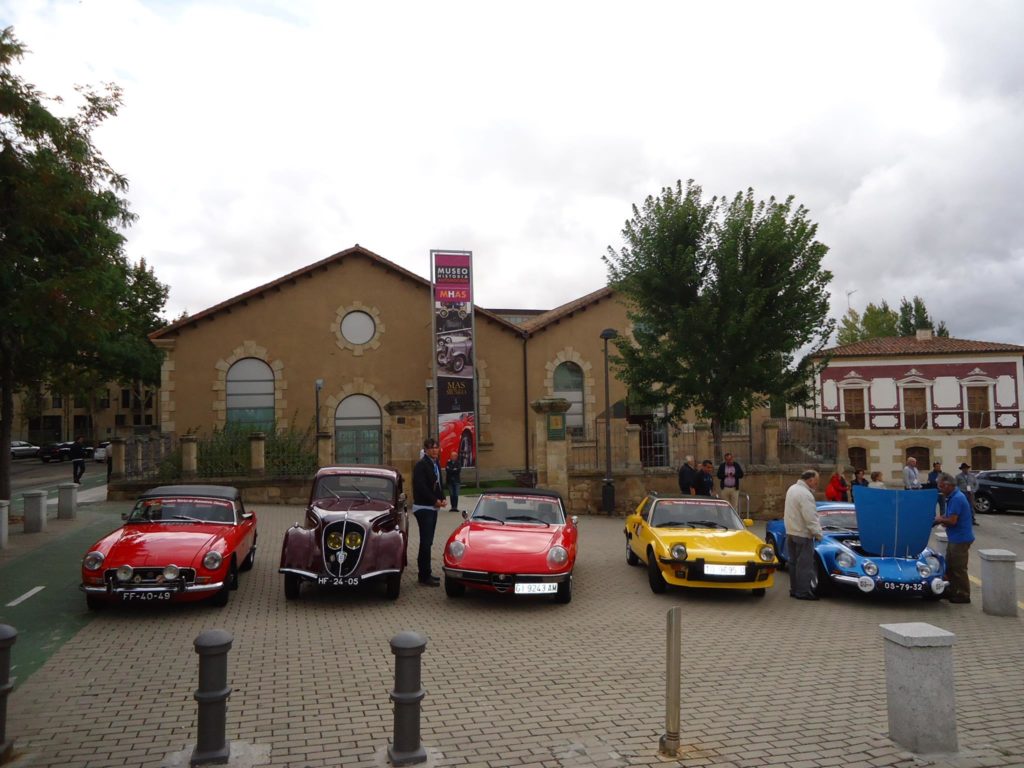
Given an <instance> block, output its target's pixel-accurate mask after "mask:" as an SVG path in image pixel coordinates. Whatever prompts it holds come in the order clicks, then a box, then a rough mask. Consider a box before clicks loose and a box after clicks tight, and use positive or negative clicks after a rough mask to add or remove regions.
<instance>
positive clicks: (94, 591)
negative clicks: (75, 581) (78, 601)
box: [78, 581, 224, 595]
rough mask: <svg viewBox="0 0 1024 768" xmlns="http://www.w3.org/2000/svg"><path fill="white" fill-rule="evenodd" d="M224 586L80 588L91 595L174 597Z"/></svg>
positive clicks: (83, 586) (222, 584)
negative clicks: (137, 594) (167, 595)
mask: <svg viewBox="0 0 1024 768" xmlns="http://www.w3.org/2000/svg"><path fill="white" fill-rule="evenodd" d="M223 586H224V582H223V581H218V582H214V583H213V584H193V585H191V586H186V587H185V588H184V589H168V588H167V587H129V588H125V587H111V588H110V589H108V588H107V587H89V586H86V585H85V584H79V585H78V588H79V589H80V590H82V591H83V592H85V593H86V594H89V595H120V594H122V593H125V592H170V593H171V594H172V595H175V594H179V593H184V592H213V591H215V590H218V589H220V588H221V587H223Z"/></svg>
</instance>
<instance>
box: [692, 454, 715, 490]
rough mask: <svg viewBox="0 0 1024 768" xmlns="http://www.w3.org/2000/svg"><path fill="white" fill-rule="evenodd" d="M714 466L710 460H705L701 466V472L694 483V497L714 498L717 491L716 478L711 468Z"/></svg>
mask: <svg viewBox="0 0 1024 768" xmlns="http://www.w3.org/2000/svg"><path fill="white" fill-rule="evenodd" d="M713 466H714V465H713V464H712V463H711V460H710V459H704V461H703V462H701V465H700V471H699V472H697V476H696V477H695V478H694V481H693V495H694V496H712V495H714V490H715V478H714V476H713V475H712V474H711V468H712V467H713Z"/></svg>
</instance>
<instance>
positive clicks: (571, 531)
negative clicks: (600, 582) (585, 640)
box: [444, 488, 577, 603]
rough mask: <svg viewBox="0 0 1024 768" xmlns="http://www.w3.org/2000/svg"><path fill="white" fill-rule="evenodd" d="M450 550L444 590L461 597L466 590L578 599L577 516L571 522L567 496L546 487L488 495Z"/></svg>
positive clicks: (459, 530)
mask: <svg viewBox="0 0 1024 768" xmlns="http://www.w3.org/2000/svg"><path fill="white" fill-rule="evenodd" d="M463 517H464V518H465V521H464V522H463V523H462V525H460V526H459V527H458V528H456V529H455V531H454V533H452V535H451V537H450V538H449V539H448V542H447V544H445V547H444V589H445V592H446V593H447V594H448V596H449V597H458V596H460V595H462V594H463V593H464V592H465V591H466V587H472V588H475V589H482V590H487V591H490V592H499V593H509V594H513V595H553V596H554V598H555V600H556V601H557V602H559V603H568V602H569V601H570V600H572V570H573V566H574V565H575V564H576V540H577V528H576V517H575V516H573V517H569V518H567V517H566V514H565V505H564V504H563V503H562V497H561V496H559V495H558V493H556V492H554V491H546V490H543V489H540V488H494V489H491V490H488V491H485V492H484V493H483V494H482V495H481V496H480V499H479V500H478V501H477V504H476V507H474V508H473V512H472V513H467V512H463Z"/></svg>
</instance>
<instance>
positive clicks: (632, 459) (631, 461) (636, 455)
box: [626, 424, 644, 472]
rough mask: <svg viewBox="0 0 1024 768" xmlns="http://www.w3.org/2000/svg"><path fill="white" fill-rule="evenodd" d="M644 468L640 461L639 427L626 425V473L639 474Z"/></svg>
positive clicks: (637, 425)
mask: <svg viewBox="0 0 1024 768" xmlns="http://www.w3.org/2000/svg"><path fill="white" fill-rule="evenodd" d="M643 468H644V465H643V462H642V461H641V460H640V425H639V424H627V425H626V471H627V472H639V471H641V470H642V469H643Z"/></svg>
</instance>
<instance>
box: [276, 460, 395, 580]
mask: <svg viewBox="0 0 1024 768" xmlns="http://www.w3.org/2000/svg"><path fill="white" fill-rule="evenodd" d="M408 543H409V535H408V511H407V509H406V498H405V492H404V490H403V488H402V474H401V472H399V471H398V470H397V469H395V468H394V467H383V466H374V465H368V464H351V465H345V466H336V467H324V468H322V469H320V470H319V471H318V472H317V473H316V478H315V479H314V480H313V489H312V491H311V492H310V496H309V506H308V507H307V508H306V520H305V522H304V523H302V524H300V523H296V524H295V525H293V526H292V527H291V528H289V529H288V530H287V531H286V532H285V535H284V545H283V546H282V548H281V567H280V569H279V570H280V572H281V573H283V574H284V596H285V597H286V598H287V599H289V600H296V599H298V597H299V593H300V591H301V588H302V583H303V582H309V583H312V584H317V585H319V586H322V587H348V588H351V587H356V586H359V585H360V584H362V583H363V582H364V581H367V580H369V579H378V580H380V581H383V582H384V585H385V592H386V594H387V596H388V598H390V599H391V600H394V599H396V598H397V597H398V593H399V591H400V590H401V586H402V570H403V569H404V568H405V565H406V552H407V548H408Z"/></svg>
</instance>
